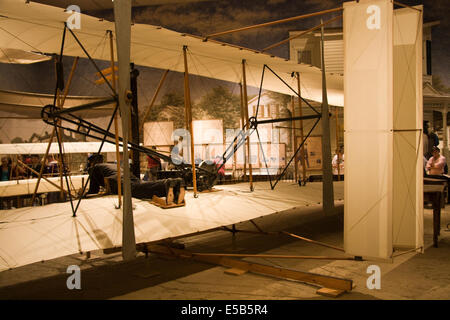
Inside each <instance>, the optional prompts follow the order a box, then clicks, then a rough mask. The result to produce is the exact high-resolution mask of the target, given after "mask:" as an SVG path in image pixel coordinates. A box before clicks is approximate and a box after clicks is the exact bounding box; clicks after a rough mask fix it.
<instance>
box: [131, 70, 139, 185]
mask: <svg viewBox="0 0 450 320" xmlns="http://www.w3.org/2000/svg"><path fill="white" fill-rule="evenodd" d="M130 69H131V72H130V89H131V93H132V95H133V99H132V100H131V140H132V141H133V143H134V144H136V145H139V140H140V139H139V108H138V95H137V78H138V76H139V70H138V69H135V68H134V63H131V64H130ZM132 159H133V166H132V168H133V174H134V175H135V176H136V177H138V178H139V179H140V178H141V159H140V152H139V151H138V150H133V153H132Z"/></svg>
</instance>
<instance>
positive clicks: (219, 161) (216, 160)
mask: <svg viewBox="0 0 450 320" xmlns="http://www.w3.org/2000/svg"><path fill="white" fill-rule="evenodd" d="M213 162H214V164H215V165H216V169H219V167H220V166H221V165H222V163H223V160H222V157H221V156H216V157H215V158H214V160H213ZM217 173H218V176H219V182H220V183H222V181H223V179H224V177H225V166H222V168H220V170H219V171H217Z"/></svg>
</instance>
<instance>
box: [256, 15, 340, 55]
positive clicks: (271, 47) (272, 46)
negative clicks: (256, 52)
mask: <svg viewBox="0 0 450 320" xmlns="http://www.w3.org/2000/svg"><path fill="white" fill-rule="evenodd" d="M342 17H343V16H342V15H340V16H337V17H334V18H332V19H330V20H327V21H325V22H323V23H321V24H319V25H317V26H315V27H312V28H310V29H308V30H306V31H303V32H301V33H299V34H296V35H294V36H292V37H289V38H287V39H285V40H283V41H280V42H277V43H275V44H272V45H270V46H268V47H267V48H264V49H262V50H261V52H265V51H268V50H270V49H273V48H276V47H279V46H281V45H282V44H285V43H286V42H289V41H291V40H293V39H297V38H300V37H301V36H304V35H305V34H308V33H310V32H312V31H314V30H316V29H319V28H321V27H323V26H326V25H327V24H330V23H332V22H333V21H336V20H338V19H339V18H342Z"/></svg>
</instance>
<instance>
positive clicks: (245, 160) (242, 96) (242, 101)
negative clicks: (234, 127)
mask: <svg viewBox="0 0 450 320" xmlns="http://www.w3.org/2000/svg"><path fill="white" fill-rule="evenodd" d="M239 87H240V92H241V120H242V126H241V127H242V128H243V127H244V124H245V111H244V109H245V107H244V89H243V85H242V83H239ZM242 152H243V156H244V179H245V177H246V176H247V152H246V150H245V148H242Z"/></svg>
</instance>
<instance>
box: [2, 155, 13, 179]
mask: <svg viewBox="0 0 450 320" xmlns="http://www.w3.org/2000/svg"><path fill="white" fill-rule="evenodd" d="M10 177H11V161H10V160H9V161H8V158H7V157H2V166H1V177H0V181H8V180H9V178H10Z"/></svg>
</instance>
